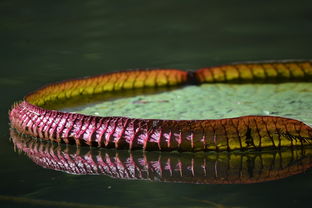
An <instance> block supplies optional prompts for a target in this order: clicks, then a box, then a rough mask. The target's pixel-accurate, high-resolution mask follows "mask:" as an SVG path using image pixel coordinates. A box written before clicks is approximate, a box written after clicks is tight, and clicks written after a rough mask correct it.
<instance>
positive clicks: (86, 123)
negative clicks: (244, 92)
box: [9, 61, 312, 151]
mask: <svg viewBox="0 0 312 208" xmlns="http://www.w3.org/2000/svg"><path fill="white" fill-rule="evenodd" d="M311 80H312V64H311V61H282V62H265V63H245V64H232V65H223V66H217V67H209V68H203V69H199V70H197V71H195V72H186V71H183V70H176V69H154V70H135V71H126V72H117V73H110V74H104V75H100V76H94V77H88V78H82V79H77V80H68V81H64V82H59V83H56V84H50V85H47V86H45V87H43V88H41V89H39V90H37V91H35V92H33V93H31V94H29V95H27V96H26V97H25V99H24V100H23V101H22V102H20V103H18V104H15V105H14V106H13V107H12V109H11V110H10V112H9V118H10V121H11V125H12V127H13V128H15V129H16V130H17V131H18V132H19V133H21V134H26V135H29V136H33V137H39V138H42V139H45V140H52V141H57V142H65V143H76V144H77V145H82V144H86V145H90V146H99V147H108V148H116V149H130V150H133V149H143V150H160V151H172V150H177V151H233V150H250V149H252V150H262V149H268V148H282V147H295V146H306V145H310V141H312V129H311V127H309V126H308V125H306V124H304V123H303V122H300V121H297V120H294V119H289V118H282V117H274V116H242V117H237V118H225V119H218V120H212V119H210V120H160V119H134V118H126V117H100V116H88V115H82V114H76V113H64V112H59V111H55V110H49V109H46V108H44V107H45V106H46V105H48V104H49V103H53V102H56V101H62V100H63V101H64V100H66V99H71V98H73V97H79V96H81V95H89V96H90V95H97V94H105V93H114V92H120V91H131V90H135V89H145V88H150V89H152V88H159V87H170V86H179V85H187V84H202V83H223V82H226V83H246V82H249V83H254V82H260V83H265V82H290V81H296V82H311Z"/></svg>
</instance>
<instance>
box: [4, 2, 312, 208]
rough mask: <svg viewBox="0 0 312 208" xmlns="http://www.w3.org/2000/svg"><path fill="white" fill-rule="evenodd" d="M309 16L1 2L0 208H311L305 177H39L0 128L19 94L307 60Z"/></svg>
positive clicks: (290, 9)
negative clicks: (121, 74)
mask: <svg viewBox="0 0 312 208" xmlns="http://www.w3.org/2000/svg"><path fill="white" fill-rule="evenodd" d="M311 9H312V5H311V3H310V1H300V2H299V1H267V2H264V1H257V2H255V1H253V2H251V1H242V0H241V1H231V2H230V1H179V0H166V1H129V2H126V1H99V0H89V1H33V0H32V1H21V0H20V1H18V0H10V1H9V0H2V1H1V2H0V17H1V18H0V38H1V50H0V53H1V55H0V59H1V61H0V67H1V70H0V89H1V102H0V103H1V108H0V113H1V118H2V119H1V120H0V125H1V127H0V158H1V159H0V165H1V170H0V178H1V179H0V204H1V207H32V206H33V207H40V206H37V205H31V204H27V203H26V202H24V203H17V202H16V201H15V202H14V200H13V199H12V198H8V197H7V196H10V197H22V198H27V199H36V200H48V201H54V202H72V203H81V204H93V205H106V206H115V207H217V206H219V207H309V206H311V205H310V203H311V193H312V175H311V174H312V172H311V170H310V171H309V170H308V171H306V172H304V173H302V174H300V175H296V176H292V177H288V178H286V179H282V180H277V181H271V182H265V183H259V184H250V185H243V184H237V185H197V184H176V183H158V182H148V181H126V180H118V179H112V178H109V177H106V176H75V175H69V174H66V173H63V172H57V171H53V170H50V169H44V168H42V167H39V166H37V165H36V164H34V163H33V162H32V161H31V160H29V159H28V158H27V157H26V156H25V155H23V154H18V153H17V152H14V149H13V145H12V143H11V142H10V141H9V125H8V118H7V111H8V109H9V108H10V105H11V104H12V103H13V102H14V101H18V100H21V99H22V97H23V96H24V95H25V94H26V93H28V92H30V91H32V90H34V89H37V88H39V87H40V86H42V85H44V84H46V83H50V82H55V81H59V80H63V79H68V78H75V77H82V76H87V75H96V74H100V73H104V72H109V71H118V70H124V69H130V68H132V69H133V68H155V67H160V68H182V69H197V68H200V67H206V66H210V65H216V64H225V63H230V62H233V61H255V60H268V59H270V60H271V59H311V46H312V15H311V14H312V13H311ZM208 201H209V202H208ZM37 202H38V201H37ZM214 203H216V204H214ZM213 204H214V205H213ZM63 205H64V204H63ZM41 206H42V205H41ZM54 206H55V205H51V206H50V207H54ZM63 207H64V206H63ZM65 207H66V206H65Z"/></svg>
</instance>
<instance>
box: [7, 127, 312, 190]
mask: <svg viewBox="0 0 312 208" xmlns="http://www.w3.org/2000/svg"><path fill="white" fill-rule="evenodd" d="M11 138H12V141H13V143H14V147H15V148H17V150H18V151H20V152H24V153H25V154H26V155H27V156H28V157H29V158H30V159H31V160H32V161H33V162H34V163H36V164H38V165H39V166H41V167H43V168H48V169H52V170H56V171H63V172H66V173H69V174H77V175H107V176H110V177H113V178H118V179H128V180H133V179H135V180H150V181H161V182H178V183H194V184H243V183H261V182H265V181H272V180H277V179H281V178H286V177H289V176H292V175H296V174H300V173H303V172H304V171H306V170H307V169H309V168H310V167H311V166H312V149H309V148H305V149H301V148H298V149H288V150H285V149H284V150H272V151H267V152H260V151H258V152H232V153H228V152H220V153H215V152H213V153H212V152H210V153H209V152H202V153H177V152H176V153H175V152H142V151H130V152H129V151H123V150H119V151H116V150H112V149H96V148H94V149H92V148H91V149H90V148H89V147H85V148H84V147H75V146H70V145H68V146H66V145H62V144H56V143H50V142H43V141H41V140H36V139H33V138H29V137H23V136H21V135H19V134H17V133H16V131H15V130H11Z"/></svg>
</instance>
